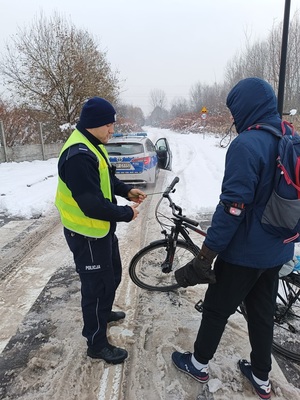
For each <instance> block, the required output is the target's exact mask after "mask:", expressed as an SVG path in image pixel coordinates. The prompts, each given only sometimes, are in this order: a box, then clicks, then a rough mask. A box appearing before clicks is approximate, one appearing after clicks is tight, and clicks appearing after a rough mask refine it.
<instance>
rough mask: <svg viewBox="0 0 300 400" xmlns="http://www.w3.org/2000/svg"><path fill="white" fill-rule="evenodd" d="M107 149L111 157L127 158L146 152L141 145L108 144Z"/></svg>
mask: <svg viewBox="0 0 300 400" xmlns="http://www.w3.org/2000/svg"><path fill="white" fill-rule="evenodd" d="M105 147H106V150H107V152H108V154H109V155H120V156H125V155H133V154H140V153H143V152H144V148H143V145H142V144H141V143H107V144H106V145H105Z"/></svg>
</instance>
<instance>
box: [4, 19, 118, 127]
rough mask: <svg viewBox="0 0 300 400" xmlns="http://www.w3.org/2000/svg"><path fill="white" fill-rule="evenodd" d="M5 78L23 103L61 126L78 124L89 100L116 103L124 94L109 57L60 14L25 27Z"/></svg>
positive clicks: (11, 48)
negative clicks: (121, 94)
mask: <svg viewBox="0 0 300 400" xmlns="http://www.w3.org/2000/svg"><path fill="white" fill-rule="evenodd" d="M0 73H1V74H2V75H3V77H4V82H5V84H6V85H7V86H8V87H12V89H13V93H14V94H16V95H17V97H18V98H19V99H21V102H22V103H23V104H25V105H26V106H27V107H28V108H30V109H35V110H40V111H42V112H43V115H45V113H46V115H48V116H49V118H52V119H55V120H56V121H57V123H58V124H64V123H70V124H74V122H76V119H77V118H78V116H79V113H80V109H81V107H82V104H83V102H84V101H85V100H86V99H87V98H88V97H92V96H101V97H105V98H106V99H108V100H110V101H112V102H114V101H116V99H117V97H118V95H119V81H118V78H117V73H114V72H113V71H112V70H111V67H110V64H109V63H108V61H107V60H106V53H105V52H103V51H100V50H99V49H98V47H97V45H96V43H95V41H94V39H93V38H92V37H91V36H90V35H89V33H88V32H87V31H84V30H81V29H78V28H76V27H75V26H74V25H73V24H72V23H68V22H67V21H65V20H64V19H63V18H62V17H60V16H59V15H58V14H56V13H55V14H54V15H53V16H52V17H50V18H48V19H47V18H45V17H44V16H43V14H42V13H41V14H40V15H39V17H37V18H35V19H34V21H33V23H32V25H31V26H29V27H26V28H24V29H20V28H19V32H18V33H17V34H16V35H14V36H13V37H12V43H10V44H8V45H7V46H6V54H5V55H4V56H3V58H2V59H1V60H0Z"/></svg>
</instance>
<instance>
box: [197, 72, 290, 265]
mask: <svg viewBox="0 0 300 400" xmlns="http://www.w3.org/2000/svg"><path fill="white" fill-rule="evenodd" d="M226 104H227V107H228V108H229V110H230V112H231V114H232V116H233V118H234V122H235V127H236V130H237V132H238V136H237V137H236V138H235V139H234V140H233V141H232V143H231V144H230V146H229V148H228V151H227V154H226V161H225V172H224V178H223V182H222V193H221V195H220V203H219V205H218V206H217V208H216V211H215V213H214V215H213V218H212V225H211V227H210V228H209V229H208V232H207V237H206V238H205V244H206V246H207V247H208V248H210V249H211V250H213V251H216V252H217V253H219V256H220V257H221V258H222V259H223V260H224V261H227V262H229V263H232V264H237V265H241V266H246V267H253V268H271V267H274V266H278V265H282V264H284V263H285V262H287V261H289V260H291V259H292V258H293V255H294V244H293V243H289V244H284V243H283V242H282V239H281V238H279V237H276V236H273V235H272V234H270V233H268V232H266V231H265V230H264V229H263V227H262V225H261V223H260V220H261V216H262V212H263V210H264V208H265V205H266V203H267V201H268V199H269V197H270V195H271V193H272V188H273V178H274V174H275V170H276V156H277V147H278V139H277V138H276V136H274V135H273V134H271V133H269V132H266V131H264V130H248V131H247V130H246V129H247V128H248V127H249V126H251V125H254V124H258V123H266V124H269V125H272V126H274V127H275V128H277V129H281V119H280V115H279V114H278V111H277V99H276V95H275V93H274V91H273V89H272V87H271V86H270V85H269V84H268V83H267V82H266V81H264V80H262V79H259V78H247V79H243V80H241V81H240V82H239V83H237V85H236V86H235V87H233V89H232V90H231V91H230V92H229V94H228V97H227V102H226ZM232 203H239V204H244V205H245V209H244V211H243V212H242V213H241V215H239V216H234V215H232V214H230V213H229V212H228V211H226V210H227V207H226V205H230V204H232Z"/></svg>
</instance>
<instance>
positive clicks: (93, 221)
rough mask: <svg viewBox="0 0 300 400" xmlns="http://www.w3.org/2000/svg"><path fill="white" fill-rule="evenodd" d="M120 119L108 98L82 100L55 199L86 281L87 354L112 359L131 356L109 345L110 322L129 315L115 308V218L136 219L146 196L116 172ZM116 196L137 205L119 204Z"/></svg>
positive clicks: (117, 266)
mask: <svg viewBox="0 0 300 400" xmlns="http://www.w3.org/2000/svg"><path fill="white" fill-rule="evenodd" d="M115 120H116V112H115V109H114V107H113V106H112V105H111V104H110V103H109V102H108V101H106V100H105V99H103V98H100V97H93V98H91V99H89V100H88V101H87V102H86V103H85V104H84V105H83V108H82V111H81V115H80V120H79V122H78V124H77V125H76V129H75V130H74V131H73V132H72V134H71V135H70V137H69V139H68V140H67V141H66V143H65V144H64V146H63V148H62V150H61V153H60V156H59V161H58V174H59V179H58V187H57V194H56V200H55V204H56V206H57V208H58V211H59V213H60V218H61V222H62V224H63V226H64V235H65V238H66V241H67V243H68V246H69V248H70V250H71V251H72V253H73V257H74V262H75V265H76V271H77V272H78V274H79V277H80V281H81V296H82V300H81V307H82V315H83V330H82V334H83V336H84V337H85V338H86V339H87V346H88V348H87V355H88V356H89V357H91V358H98V359H103V360H105V361H106V362H108V363H112V364H118V363H121V362H123V361H124V360H125V359H126V357H127V355H128V353H127V351H126V350H125V349H122V348H118V347H116V346H113V345H112V344H110V343H109V342H108V339H107V335H106V330H107V323H108V322H111V321H118V320H120V319H123V318H125V313H124V312H122V311H112V305H113V301H114V298H115V292H116V289H117V287H118V286H119V284H120V282H121V274H122V266H121V259H120V253H119V246H118V239H117V237H116V235H115V230H116V223H117V222H119V221H125V222H130V221H132V220H134V219H135V218H136V217H137V216H138V210H137V206H138V205H139V203H141V202H142V201H143V200H144V199H145V197H146V195H145V193H144V192H142V191H141V190H139V189H135V188H134V187H133V186H132V185H127V184H125V183H123V182H121V181H120V180H119V179H117V178H116V177H115V176H114V171H113V169H112V166H111V165H110V163H109V158H108V154H107V151H106V149H105V147H104V144H106V143H107V142H108V140H109V138H110V137H111V135H112V133H113V132H114V122H115ZM116 195H118V196H122V197H124V198H127V199H130V200H132V201H134V202H135V203H136V204H134V205H125V206H119V205H117V201H116V197H115V196H116Z"/></svg>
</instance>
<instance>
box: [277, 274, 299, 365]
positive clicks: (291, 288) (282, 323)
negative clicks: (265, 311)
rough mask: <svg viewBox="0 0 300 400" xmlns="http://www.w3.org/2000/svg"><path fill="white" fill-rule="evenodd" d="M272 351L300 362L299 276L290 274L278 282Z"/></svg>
mask: <svg viewBox="0 0 300 400" xmlns="http://www.w3.org/2000/svg"><path fill="white" fill-rule="evenodd" d="M273 349H274V350H275V351H277V352H278V353H280V354H282V355H284V356H285V357H288V358H290V359H292V360H294V361H300V275H299V274H297V273H291V274H289V275H287V276H284V277H282V278H281V279H280V280H279V288H278V293H277V299H276V313H275V324H274V335H273Z"/></svg>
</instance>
